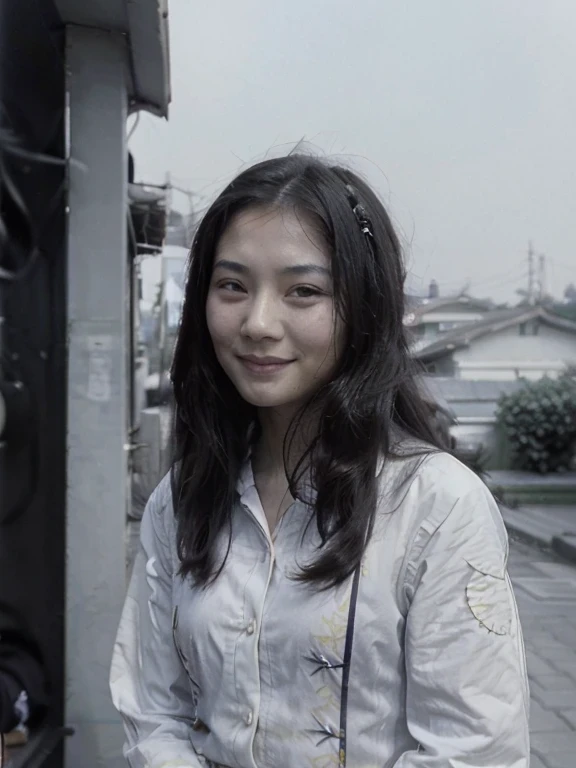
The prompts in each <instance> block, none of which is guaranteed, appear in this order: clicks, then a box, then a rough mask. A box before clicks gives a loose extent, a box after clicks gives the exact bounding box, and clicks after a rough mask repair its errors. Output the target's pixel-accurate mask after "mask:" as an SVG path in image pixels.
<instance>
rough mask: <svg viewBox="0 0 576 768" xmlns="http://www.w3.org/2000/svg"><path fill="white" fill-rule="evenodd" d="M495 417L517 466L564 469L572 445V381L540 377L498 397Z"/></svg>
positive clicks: (575, 422)
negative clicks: (507, 441) (538, 379)
mask: <svg viewBox="0 0 576 768" xmlns="http://www.w3.org/2000/svg"><path fill="white" fill-rule="evenodd" d="M497 418H498V421H499V423H500V424H501V425H502V427H503V429H504V432H505V434H506V436H507V437H508V440H509V441H510V445H511V448H512V451H513V455H514V461H515V465H516V468H517V469H525V470H529V471H532V472H540V473H542V474H545V473H547V472H567V471H568V469H569V468H570V465H571V460H572V457H573V454H574V449H575V446H576V381H574V379H572V378H571V377H570V376H569V375H565V376H561V377H560V378H558V379H549V378H543V379H540V381H535V382H526V386H525V387H523V388H522V389H520V390H518V391H517V392H514V393H512V394H510V395H504V396H503V397H501V398H500V402H499V405H498V412H497Z"/></svg>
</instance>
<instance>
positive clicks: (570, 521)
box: [500, 504, 576, 766]
mask: <svg viewBox="0 0 576 768" xmlns="http://www.w3.org/2000/svg"><path fill="white" fill-rule="evenodd" d="M500 511H501V512H502V517H503V518H504V522H505V523H506V528H507V529H508V531H509V532H510V533H512V534H514V535H516V536H518V537H519V538H521V539H523V540H524V541H528V542H530V543H533V544H537V545H539V546H543V547H547V548H550V549H552V550H554V551H555V552H556V553H557V554H559V555H561V556H562V557H564V558H565V559H567V560H569V561H571V562H572V563H574V564H576V507H575V506H572V505H567V506H565V505H556V504H550V505H539V504H525V505H522V506H521V507H518V508H517V509H511V508H510V507H507V506H506V505H504V504H501V505H500ZM574 765H575V766H576V756H575V759H574Z"/></svg>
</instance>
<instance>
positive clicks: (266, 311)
mask: <svg viewBox="0 0 576 768" xmlns="http://www.w3.org/2000/svg"><path fill="white" fill-rule="evenodd" d="M241 333H242V335H243V336H245V337H246V338H249V339H252V341H262V340H264V339H274V340H279V339H281V338H282V336H283V335H284V329H283V325H282V319H281V317H280V308H279V306H278V301H277V299H275V297H274V296H271V295H269V294H264V293H262V294H260V295H258V296H255V297H254V299H253V300H252V301H251V302H250V303H249V305H248V307H247V312H246V316H245V318H244V322H243V323H242V327H241Z"/></svg>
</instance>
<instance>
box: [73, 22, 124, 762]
mask: <svg viewBox="0 0 576 768" xmlns="http://www.w3.org/2000/svg"><path fill="white" fill-rule="evenodd" d="M66 68H67V86H68V88H67V90H68V96H69V109H70V111H69V126H68V131H69V133H68V144H69V151H70V156H71V158H72V159H73V161H79V163H81V165H79V164H77V163H74V162H73V163H72V164H71V166H70V189H69V241H68V297H67V310H68V334H69V336H68V342H69V359H68V440H67V442H68V463H67V475H68V493H67V561H66V723H67V724H68V725H70V726H72V727H73V728H74V729H75V732H76V733H75V735H74V736H73V737H71V738H70V739H69V740H68V742H67V752H66V766H67V768H77V766H82V768H104V766H105V768H117V767H118V768H119V766H123V765H124V761H123V759H122V757H121V745H122V740H123V735H122V728H121V725H120V720H119V718H118V716H117V714H116V712H115V710H114V709H113V707H112V704H111V701H110V694H109V691H108V669H109V664H110V657H111V653H112V646H113V641H114V636H115V633H116V628H117V624H118V620H119V614H120V610H121V607H122V603H123V600H124V595H125V543H124V542H125V521H126V510H127V503H128V498H127V490H128V483H127V472H128V470H127V454H126V450H125V444H126V443H127V418H128V402H127V387H128V376H127V364H126V363H127V352H126V350H127V348H128V333H129V326H128V308H129V301H128V300H127V292H128V277H127V275H128V270H127V258H128V256H127V242H126V239H127V218H126V217H127V189H126V187H127V162H128V161H127V149H126V138H125V136H126V117H127V95H126V94H127V87H126V78H127V74H128V66H127V51H126V46H125V41H124V38H123V37H122V36H121V35H117V34H115V33H107V32H103V31H100V30H96V29H91V28H85V27H75V26H70V27H69V28H68V30H67V53H66Z"/></svg>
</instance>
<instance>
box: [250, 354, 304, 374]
mask: <svg viewBox="0 0 576 768" xmlns="http://www.w3.org/2000/svg"><path fill="white" fill-rule="evenodd" d="M238 359H239V360H240V362H241V363H242V364H243V365H244V367H245V368H246V369H247V370H249V371H250V372H251V373H254V374H256V375H257V376H266V375H269V374H272V373H278V372H279V371H283V370H284V369H285V368H286V366H288V365H290V363H293V362H294V360H283V359H282V358H279V357H260V358H259V357H256V356H254V355H248V356H247V357H240V356H239V357H238Z"/></svg>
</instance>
